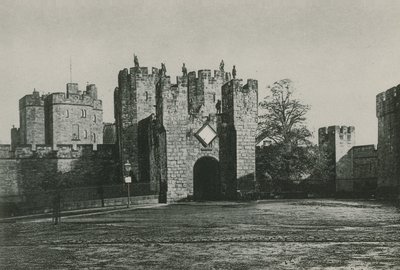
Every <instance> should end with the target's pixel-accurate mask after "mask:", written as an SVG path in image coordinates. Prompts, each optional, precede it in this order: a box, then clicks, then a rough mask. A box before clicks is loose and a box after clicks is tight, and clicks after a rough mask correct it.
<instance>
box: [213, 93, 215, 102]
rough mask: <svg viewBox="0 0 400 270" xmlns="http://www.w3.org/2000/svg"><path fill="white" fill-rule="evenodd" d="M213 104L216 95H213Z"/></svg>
mask: <svg viewBox="0 0 400 270" xmlns="http://www.w3.org/2000/svg"><path fill="white" fill-rule="evenodd" d="M213 102H215V93H213Z"/></svg>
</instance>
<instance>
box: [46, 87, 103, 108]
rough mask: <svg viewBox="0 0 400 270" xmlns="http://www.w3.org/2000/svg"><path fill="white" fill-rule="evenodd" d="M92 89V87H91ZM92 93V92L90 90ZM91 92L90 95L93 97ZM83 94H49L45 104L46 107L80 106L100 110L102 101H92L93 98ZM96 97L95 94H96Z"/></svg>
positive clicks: (85, 93)
mask: <svg viewBox="0 0 400 270" xmlns="http://www.w3.org/2000/svg"><path fill="white" fill-rule="evenodd" d="M91 87H92V88H93V85H92V86H91ZM92 91H93V92H94V90H92ZM93 92H91V94H92V95H93ZM92 95H90V94H87V92H84V93H83V94H69V95H67V94H66V93H60V92H58V93H51V94H49V95H48V96H47V97H46V99H45V102H46V104H48V105H59V104H65V105H81V106H90V107H93V109H95V110H102V101H101V100H99V99H94V98H93V96H92ZM96 95H97V94H96Z"/></svg>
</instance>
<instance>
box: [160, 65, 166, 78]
mask: <svg viewBox="0 0 400 270" xmlns="http://www.w3.org/2000/svg"><path fill="white" fill-rule="evenodd" d="M166 73H167V68H166V67H165V64H164V63H161V69H160V75H161V76H165V74H166Z"/></svg>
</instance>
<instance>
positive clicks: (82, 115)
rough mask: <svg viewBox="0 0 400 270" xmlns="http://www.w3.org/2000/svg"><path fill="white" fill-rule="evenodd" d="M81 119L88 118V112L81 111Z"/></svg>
mask: <svg viewBox="0 0 400 270" xmlns="http://www.w3.org/2000/svg"><path fill="white" fill-rule="evenodd" d="M81 117H82V118H86V110H81Z"/></svg>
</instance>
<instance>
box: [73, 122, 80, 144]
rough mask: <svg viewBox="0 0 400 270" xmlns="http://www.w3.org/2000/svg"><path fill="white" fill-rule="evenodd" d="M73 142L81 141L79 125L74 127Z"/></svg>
mask: <svg viewBox="0 0 400 270" xmlns="http://www.w3.org/2000/svg"><path fill="white" fill-rule="evenodd" d="M72 140H73V141H77V140H79V125H77V124H73V125H72Z"/></svg>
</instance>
